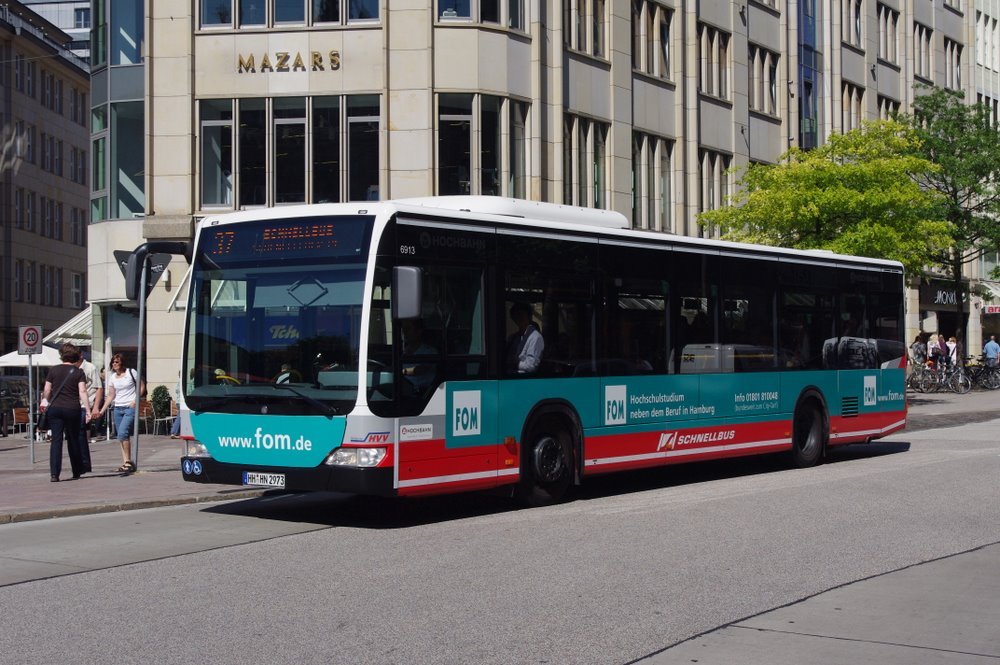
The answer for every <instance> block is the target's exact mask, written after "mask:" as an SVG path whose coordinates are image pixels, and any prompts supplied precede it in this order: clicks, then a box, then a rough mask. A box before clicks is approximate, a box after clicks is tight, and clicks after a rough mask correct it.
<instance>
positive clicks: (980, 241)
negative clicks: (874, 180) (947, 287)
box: [900, 86, 1000, 287]
mask: <svg viewBox="0 0 1000 665" xmlns="http://www.w3.org/2000/svg"><path fill="white" fill-rule="evenodd" d="M922 88H923V90H924V91H926V94H921V95H919V96H918V97H917V98H916V100H915V101H914V103H913V115H909V116H900V120H901V121H903V122H906V123H907V124H908V126H909V127H910V128H911V129H912V131H913V133H914V135H915V136H916V137H917V138H918V139H919V141H918V142H917V143H916V145H915V148H916V150H915V151H914V154H915V155H916V156H918V157H922V158H924V159H926V160H928V161H930V162H932V163H934V164H935V165H937V166H938V168H936V169H934V170H933V171H928V172H926V173H920V174H917V180H918V182H919V183H920V184H921V185H922V186H923V187H924V188H926V189H928V190H930V191H934V192H936V193H937V194H939V195H940V197H941V199H942V200H943V202H944V206H945V213H944V218H945V219H946V220H948V222H950V227H949V235H950V242H949V244H948V245H947V246H946V247H945V248H943V250H942V251H941V252H940V253H939V254H938V255H937V256H936V257H934V260H933V261H931V262H929V263H931V264H936V265H941V266H944V267H945V268H946V269H947V271H948V273H949V276H950V277H951V279H952V281H953V282H954V283H955V284H956V286H957V287H958V286H960V285H961V277H962V265H963V264H964V263H966V262H968V261H971V260H975V259H977V258H979V257H980V256H981V255H982V254H983V253H984V252H989V251H997V250H1000V222H998V220H1000V126H998V124H997V122H996V121H995V120H994V119H993V115H992V112H991V110H990V109H989V107H987V106H986V105H985V104H981V103H978V104H972V105H969V104H966V103H965V101H964V94H963V93H961V92H957V91H954V90H945V89H943V88H928V87H927V86H922Z"/></svg>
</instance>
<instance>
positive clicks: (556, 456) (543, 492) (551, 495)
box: [516, 423, 573, 506]
mask: <svg viewBox="0 0 1000 665" xmlns="http://www.w3.org/2000/svg"><path fill="white" fill-rule="evenodd" d="M572 481H573V446H572V439H571V437H570V435H569V433H568V432H567V431H566V430H565V429H564V428H562V427H559V426H558V425H556V426H554V427H553V426H551V425H550V426H544V423H543V427H541V428H539V429H538V430H536V431H535V432H533V433H532V436H530V437H529V438H528V447H527V449H526V451H525V454H524V456H523V458H522V466H521V484H520V485H519V486H518V488H517V493H516V497H517V499H518V500H519V501H520V502H521V503H524V504H525V505H529V506H540V505H545V504H549V503H555V502H556V501H559V500H560V499H561V498H562V497H563V496H564V495H565V494H566V490H568V489H569V486H570V483H571V482H572Z"/></svg>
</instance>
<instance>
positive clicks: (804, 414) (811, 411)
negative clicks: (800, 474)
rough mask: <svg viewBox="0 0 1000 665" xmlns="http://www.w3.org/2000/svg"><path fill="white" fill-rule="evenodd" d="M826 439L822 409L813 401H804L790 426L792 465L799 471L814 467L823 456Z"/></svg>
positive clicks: (797, 409)
mask: <svg viewBox="0 0 1000 665" xmlns="http://www.w3.org/2000/svg"><path fill="white" fill-rule="evenodd" d="M826 439H827V429H826V418H824V417H823V409H822V408H821V407H820V405H819V404H818V403H817V402H816V400H815V399H807V400H804V401H803V402H802V403H800V404H799V406H798V407H797V408H796V409H795V420H794V422H793V424H792V463H793V464H794V465H795V466H797V467H799V468H800V469H803V468H805V467H808V466H815V465H816V464H817V463H818V462H819V460H820V458H821V457H822V456H823V449H824V448H826Z"/></svg>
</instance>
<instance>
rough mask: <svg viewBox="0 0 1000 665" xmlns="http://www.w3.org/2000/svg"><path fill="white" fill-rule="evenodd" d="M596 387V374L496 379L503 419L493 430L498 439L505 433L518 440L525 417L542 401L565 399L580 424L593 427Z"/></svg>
mask: <svg viewBox="0 0 1000 665" xmlns="http://www.w3.org/2000/svg"><path fill="white" fill-rule="evenodd" d="M600 388H601V380H600V379H599V378H596V377H587V378H579V379H517V380H511V381H502V382H500V386H499V404H500V406H499V408H500V413H502V414H503V420H502V421H501V422H500V424H499V428H498V432H497V435H498V437H499V440H500V441H503V438H504V437H507V436H510V437H514V438H515V439H517V440H520V439H521V432H522V429H523V427H524V420H525V418H527V417H528V415H529V413H530V412H531V410H532V409H534V408H535V406H536V405H537V404H538V403H539V402H542V401H557V402H564V403H568V404H570V405H571V406H572V408H573V409H574V410H575V411H576V412H577V414H579V416H580V420H581V421H582V425H583V426H584V427H594V426H595V425H597V424H598V423H599V420H600V415H601V411H600V403H599V399H600V397H599V396H600Z"/></svg>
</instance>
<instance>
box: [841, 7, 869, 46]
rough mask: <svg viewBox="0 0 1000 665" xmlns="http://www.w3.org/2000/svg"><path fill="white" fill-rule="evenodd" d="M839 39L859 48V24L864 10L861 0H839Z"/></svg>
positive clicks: (861, 21)
mask: <svg viewBox="0 0 1000 665" xmlns="http://www.w3.org/2000/svg"><path fill="white" fill-rule="evenodd" d="M840 10H841V26H840V27H841V39H842V40H843V41H844V43H845V44H850V45H851V46H856V47H858V48H861V26H862V24H863V22H864V10H863V9H862V7H861V0H841V5H840Z"/></svg>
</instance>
